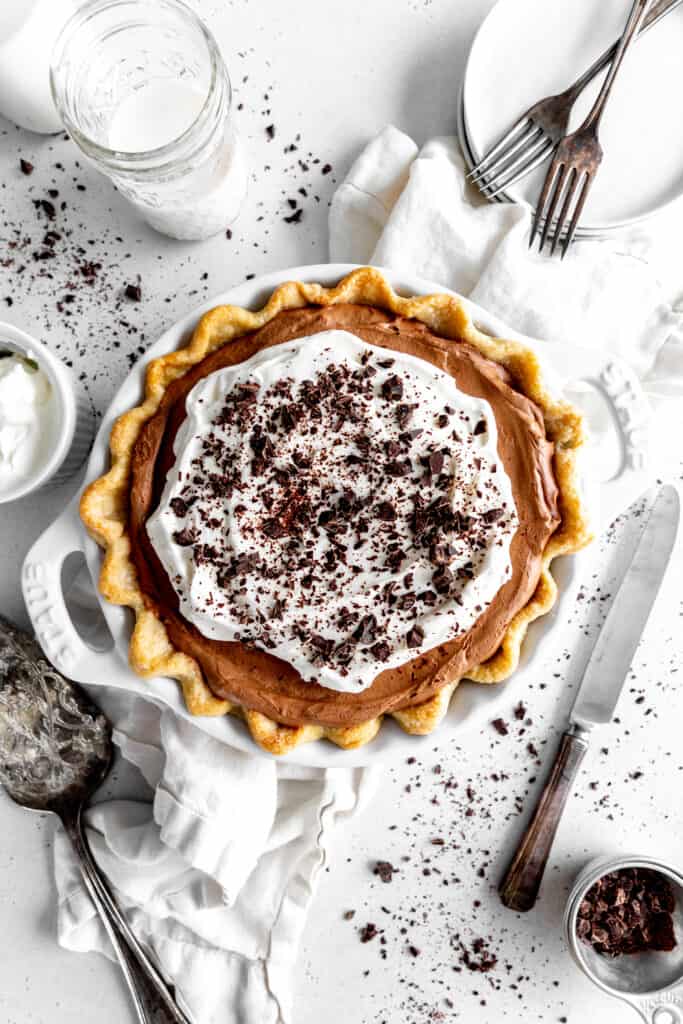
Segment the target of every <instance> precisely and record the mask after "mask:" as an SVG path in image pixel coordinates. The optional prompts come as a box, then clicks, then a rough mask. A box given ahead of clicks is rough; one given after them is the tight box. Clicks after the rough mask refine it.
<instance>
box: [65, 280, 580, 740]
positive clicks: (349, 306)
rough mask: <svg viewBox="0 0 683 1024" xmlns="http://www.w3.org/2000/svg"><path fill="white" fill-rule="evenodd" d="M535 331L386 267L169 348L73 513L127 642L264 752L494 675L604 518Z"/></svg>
mask: <svg viewBox="0 0 683 1024" xmlns="http://www.w3.org/2000/svg"><path fill="white" fill-rule="evenodd" d="M581 442H582V425H581V419H580V416H579V414H578V413H577V412H576V411H575V410H574V409H573V408H572V407H571V406H569V405H567V404H566V403H565V402H561V401H557V400H555V399H553V398H552V397H551V396H550V395H549V394H548V393H547V391H546V390H545V388H544V385H543V382H542V378H541V374H540V371H539V367H538V363H537V359H536V356H535V355H534V353H533V352H531V351H530V350H529V349H528V348H526V347H524V346H523V345H521V344H519V343H517V342H511V341H502V340H499V339H494V338H491V337H489V336H488V335H485V334H483V333H481V332H480V331H479V330H478V329H477V328H476V327H475V326H474V325H473V324H472V322H471V321H470V319H469V317H468V315H467V313H466V311H465V309H464V307H463V305H462V304H461V303H460V302H459V301H458V300H457V299H455V298H453V297H451V296H447V295H431V296H426V297H416V298H403V297H400V296H398V295H397V294H396V293H395V292H394V291H393V290H392V289H391V287H390V286H389V284H388V283H387V282H386V280H385V279H384V278H383V277H382V275H381V274H380V273H379V272H378V271H376V270H374V269H371V268H363V269H361V270H357V271H354V272H353V273H352V274H349V275H348V277H346V278H344V280H342V281H341V282H340V283H339V284H338V285H337V287H335V288H332V289H326V288H323V287H321V286H320V285H315V284H302V283H297V282H292V283H289V284H285V285H283V286H281V287H280V288H278V289H277V290H276V291H275V292H274V293H273V295H272V296H271V297H270V299H269V301H268V303H267V304H266V306H265V307H264V308H263V309H261V310H259V311H257V312H251V311H248V310H245V309H241V308H238V307H235V306H220V307H218V308H216V309H213V310H211V312H209V313H207V314H206V315H205V316H204V317H202V319H201V320H200V322H199V324H198V326H197V329H196V330H195V332H194V335H193V337H192V339H191V341H190V343H189V344H188V345H187V347H185V348H182V349H180V350H179V351H177V352H173V353H171V354H170V355H167V356H162V357H161V358H159V359H156V360H154V361H153V362H152V363H151V364H150V366H149V368H148V370H147V377H146V393H145V400H144V402H143V404H142V405H140V406H138V407H137V408H135V409H132V410H131V411H130V412H127V413H125V414H124V415H123V416H122V417H120V419H119V420H118V421H117V423H116V424H115V426H114V429H113V431H112V437H111V468H110V470H109V472H108V473H106V474H105V475H104V476H103V477H101V478H99V479H98V480H96V481H95V482H94V483H92V484H91V485H90V486H89V487H88V489H87V490H86V492H85V494H84V495H83V498H82V501H81V515H82V518H83V521H84V523H85V524H86V526H87V528H88V530H89V531H90V533H91V534H92V536H93V537H94V538H95V540H97V542H98V543H99V544H100V545H102V547H104V548H105V550H106V555H105V558H104V564H103V568H102V574H101V579H100V587H101V590H102V593H103V594H104V595H105V597H107V598H108V599H109V600H110V601H112V602H114V603H116V604H123V605H127V606H128V607H130V608H131V609H133V611H134V612H135V618H136V622H135V627H134V629H133V634H132V638H131V644H130V661H131V664H132V666H133V668H134V669H135V670H136V671H137V672H138V673H139V674H140V675H142V676H149V675H166V676H171V677H173V678H175V679H177V680H178V682H179V683H180V684H181V686H182V689H183V693H184V696H185V700H186V703H187V706H188V708H189V710H190V711H191V712H192V713H194V714H198V715H202V714H204V715H206V714H208V715H219V714H225V713H228V712H231V713H235V714H239V715H241V716H242V717H243V718H244V719H245V720H246V722H247V725H248V727H249V729H250V731H251V734H252V736H253V737H254V739H255V741H256V742H257V743H258V744H259V745H260V746H262V747H264V748H265V749H266V750H268V751H270V752H272V753H283V752H286V751H288V750H291V749H292V748H293V747H295V746H296V745H297V744H299V743H302V742H306V741H308V740H312V739H318V738H321V737H325V738H327V739H329V740H332V741H333V742H334V743H336V744H338V745H339V746H342V747H346V748H349V747H356V746H359V745H361V744H363V743H367V742H368V741H369V740H371V739H372V738H373V736H374V735H375V734H376V732H377V730H378V729H379V727H380V725H381V722H382V718H383V716H384V715H391V716H392V717H393V718H394V719H396V721H398V723H399V724H400V725H401V726H402V727H403V728H404V729H405V730H406V731H407V732H409V733H415V734H424V733H428V732H430V731H431V730H432V729H433V728H435V726H436V725H437V724H438V722H439V721H440V720H441V718H442V717H443V716H444V714H445V713H446V711H447V709H448V705H449V701H450V699H451V697H452V695H453V692H454V690H455V689H456V687H457V685H458V682H459V681H460V680H461V679H463V678H468V679H472V680H475V681H476V682H480V683H494V682H499V681H500V680H502V679H504V678H505V677H506V676H508V675H509V674H510V673H511V672H512V671H513V669H514V668H515V666H516V664H517V660H518V657H519V650H520V646H521V643H522V639H523V637H524V633H525V631H526V628H527V625H528V624H529V622H531V621H532V620H533V619H535V618H537V617H538V616H539V615H542V614H544V613H545V612H547V611H548V610H549V609H550V607H551V606H552V604H553V603H554V600H555V596H556V587H555V583H554V581H553V578H552V576H551V573H550V563H551V561H552V559H553V558H555V556H557V555H560V554H566V553H569V552H574V551H576V550H578V549H579V548H580V547H582V546H583V545H584V544H585V543H586V542H587V541H588V540H589V534H588V530H587V526H586V522H585V518H584V514H583V511H582V508H581V504H580V501H579V497H578V493H577V485H576V479H575V474H576V456H577V452H578V449H579V447H580V445H581Z"/></svg>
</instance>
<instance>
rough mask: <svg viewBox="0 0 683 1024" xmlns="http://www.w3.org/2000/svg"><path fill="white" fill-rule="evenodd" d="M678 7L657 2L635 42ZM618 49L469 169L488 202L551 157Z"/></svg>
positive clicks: (535, 109) (673, 0) (532, 111)
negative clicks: (583, 98)
mask: <svg viewBox="0 0 683 1024" xmlns="http://www.w3.org/2000/svg"><path fill="white" fill-rule="evenodd" d="M681 3H683V0H657V3H655V4H654V6H653V7H651V8H650V9H649V11H648V13H647V15H646V17H645V18H644V20H643V23H642V26H641V29H640V32H639V33H638V38H640V37H641V36H642V35H644V34H645V32H647V30H648V29H649V28H652V27H653V26H654V25H656V24H657V22H658V21H661V19H662V18H663V17H664V16H665V15H667V14H670V13H671V11H673V10H675V9H676V8H677V7H679V6H680V5H681ZM618 45H619V42H618V40H617V41H616V42H615V43H614V44H613V45H612V46H611V47H610V48H609V50H605V52H604V53H603V54H602V56H600V57H598V59H597V60H596V61H595V63H594V64H591V66H590V67H589V68H588V70H587V71H585V72H584V73H583V74H582V75H581V77H580V78H577V80H576V81H575V82H574V84H573V85H570V86H569V88H568V89H565V91H564V92H561V93H558V94H557V95H556V96H546V97H545V99H542V100H540V101H539V102H538V103H535V104H534V105H533V106H532V107H530V108H529V109H528V110H527V111H526V113H524V114H522V116H521V117H520V118H519V120H518V121H516V122H515V124H513V126H512V128H510V130H509V131H508V132H506V133H505V135H504V136H503V137H502V138H501V139H500V140H499V141H498V142H497V143H496V144H495V145H494V146H493V147H492V148H491V149H490V150H489V151H488V153H486V154H485V155H484V156H483V157H482V158H481V160H480V161H479V163H478V164H477V165H476V166H475V167H473V168H472V170H471V171H470V173H469V175H468V177H469V178H470V179H471V180H472V181H473V182H474V184H475V185H477V187H478V188H479V189H481V191H482V192H483V193H484V195H485V196H486V197H487V199H495V198H496V196H498V195H500V193H501V192H503V191H504V190H505V189H506V188H510V186H511V185H514V184H515V183H516V182H517V181H519V180H520V179H521V178H523V177H524V176H525V175H527V174H530V173H531V171H533V170H534V168H536V167H538V165H539V164H540V163H543V161H544V160H545V159H546V158H547V157H549V156H550V154H551V153H552V151H553V150H554V149H555V146H556V145H557V143H558V142H559V141H560V139H562V138H564V136H565V135H566V134H567V129H568V127H569V116H570V114H571V111H572V107H573V106H574V104H575V102H576V100H577V99H578V97H579V96H580V95H581V93H582V92H583V90H584V89H585V88H586V86H587V85H588V84H589V82H592V81H593V79H594V78H595V77H596V76H597V75H599V74H600V72H601V71H602V70H603V69H604V68H606V67H607V65H608V64H609V63H610V62H611V61H613V60H614V57H615V56H616V52H617V47H618ZM501 175H502V176H503V178H502V180H500V176H501ZM496 179H498V180H496Z"/></svg>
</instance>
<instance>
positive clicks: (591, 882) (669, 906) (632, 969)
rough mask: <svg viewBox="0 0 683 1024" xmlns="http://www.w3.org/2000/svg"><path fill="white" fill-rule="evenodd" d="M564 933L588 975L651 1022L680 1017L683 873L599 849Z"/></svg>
mask: <svg viewBox="0 0 683 1024" xmlns="http://www.w3.org/2000/svg"><path fill="white" fill-rule="evenodd" d="M564 933H565V937H566V940H567V944H568V946H569V950H570V952H571V954H572V956H573V958H574V960H575V961H576V963H577V965H578V966H579V967H580V968H581V970H582V971H583V972H584V973H585V974H586V975H587V977H588V978H589V979H590V980H591V981H592V982H594V984H596V985H598V986H599V987H600V988H601V989H602V990H603V991H604V992H606V993H607V994H608V995H611V996H613V997H614V998H616V999H622V1000H623V1001H624V1002H625V1003H627V1004H628V1005H629V1006H631V1007H633V1009H635V1010H636V1011H638V1013H639V1014H640V1016H641V1018H643V1019H645V1020H647V1021H648V1024H650V1022H655V1024H681V1021H682V1020H683V1017H681V1014H680V1010H679V1009H676V1012H675V1013H674V1014H669V1009H670V1008H671V1007H676V1008H678V1007H679V1006H681V1005H683V942H681V936H683V875H682V874H681V873H680V872H679V871H678V870H677V869H676V868H675V867H671V866H669V865H667V864H664V863H662V862H661V861H659V860H656V859H654V858H652V857H642V856H639V857H633V856H627V857H624V856H622V857H601V858H597V859H596V860H593V861H591V862H590V863H589V864H587V865H586V867H585V868H584V870H583V871H582V872H581V874H580V875H579V876H578V878H577V879H576V882H575V883H574V887H573V889H572V891H571V893H570V895H569V899H568V901H567V908H566V911H565V917H564Z"/></svg>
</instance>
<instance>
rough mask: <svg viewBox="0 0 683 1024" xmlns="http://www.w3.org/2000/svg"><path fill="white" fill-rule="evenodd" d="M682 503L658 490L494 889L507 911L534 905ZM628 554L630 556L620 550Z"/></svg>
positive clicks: (617, 689) (659, 575)
mask: <svg viewBox="0 0 683 1024" xmlns="http://www.w3.org/2000/svg"><path fill="white" fill-rule="evenodd" d="M679 519H680V502H679V498H678V494H677V492H676V490H675V489H674V488H673V487H671V486H668V485H665V486H664V487H661V488H660V489H659V491H658V493H657V496H656V498H655V501H654V504H653V505H652V508H651V511H650V514H649V517H648V519H647V523H646V525H645V527H644V529H643V530H642V532H641V534H640V536H639V538H638V540H637V542H636V545H635V550H633V541H632V540H630V541H626V540H624V541H622V546H623V547H624V548H627V549H630V550H631V551H633V553H632V555H631V557H630V559H629V564H628V568H627V570H626V573H625V575H624V577H623V580H622V582H621V585H620V586H619V589H618V591H617V594H616V596H615V598H614V600H613V601H612V605H611V607H610V610H609V613H608V615H607V618H606V619H605V622H604V625H603V626H602V629H601V630H600V632H599V633H598V636H597V639H596V641H595V644H594V645H593V649H592V652H591V655H590V658H589V660H588V664H587V665H586V668H585V670H584V673H583V678H582V680H581V685H580V687H579V691H578V693H577V695H576V700H575V701H574V706H573V708H572V710H571V714H570V716H569V719H570V727H569V729H568V730H567V731H566V732H565V733H564V734H563V736H562V742H561V744H560V749H559V751H558V753H557V757H556V758H555V763H554V765H553V767H552V770H551V772H550V775H549V776H548V780H547V782H546V784H545V786H544V788H543V791H542V793H541V795H540V798H539V801H538V804H537V806H536V810H535V812H534V815H533V817H532V819H531V821H530V823H529V825H528V826H527V829H526V832H525V833H524V836H523V837H522V841H521V842H520V844H519V847H518V848H517V852H516V853H515V855H514V857H513V858H512V861H511V863H510V865H509V867H508V869H507V871H506V873H505V876H504V877H503V880H502V882H501V884H500V898H501V900H502V901H503V903H504V904H505V906H506V907H510V908H511V909H512V910H530V909H531V908H532V907H533V905H534V903H535V902H536V897H537V896H538V891H539V888H540V885H541V879H542V878H543V872H544V870H545V866H546V863H547V861H548V856H549V854H550V849H551V847H552V844H553V840H554V838H555V833H556V832H557V826H558V825H559V823H560V816H561V814H562V811H563V809H564V806H565V804H566V802H567V798H568V796H569V794H570V792H571V788H572V784H573V782H574V779H575V778H576V776H577V774H578V771H579V768H580V766H581V762H582V761H583V758H584V755H585V753H586V751H587V749H588V741H589V737H590V733H591V731H592V730H593V728H595V727H596V726H599V725H605V724H606V723H608V722H610V721H611V719H612V715H613V713H614V709H615V708H616V706H617V701H618V700H619V694H620V693H621V690H622V687H623V685H624V682H625V681H626V676H627V674H628V670H629V668H630V667H631V662H632V660H633V656H634V654H635V652H636V648H637V647H638V643H639V641H640V637H641V635H642V633H643V630H644V629H645V624H646V623H647V620H648V617H649V615H650V611H651V609H652V606H653V604H654V602H655V598H656V597H657V593H658V591H659V587H660V584H661V582H662V579H663V578H664V574H665V572H666V567H667V565H668V563H669V559H670V557H671V552H672V550H673V547H674V542H675V540H676V533H677V530H678V522H679ZM626 553H627V554H628V551H627V552H626Z"/></svg>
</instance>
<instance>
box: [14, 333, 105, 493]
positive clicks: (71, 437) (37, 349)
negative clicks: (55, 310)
mask: <svg viewBox="0 0 683 1024" xmlns="http://www.w3.org/2000/svg"><path fill="white" fill-rule="evenodd" d="M6 349H9V350H10V351H16V352H18V353H19V354H20V355H26V356H28V357H29V358H30V359H33V360H35V362H36V363H37V364H38V366H39V368H40V369H41V370H42V371H43V373H44V374H45V376H46V377H47V379H48V381H49V383H50V387H51V389H52V396H53V400H54V402H55V404H56V408H55V422H56V429H55V431H54V436H53V438H52V439H51V440H52V443H51V445H50V446H49V449H48V450H47V451H46V454H45V457H44V458H43V460H42V461H41V462H40V464H39V465H38V467H37V468H36V470H35V472H34V473H31V474H30V475H28V476H25V477H23V478H22V479H21V480H19V481H18V482H17V483H16V485H15V486H13V487H10V488H7V489H5V490H0V505H2V504H6V503H7V502H10V501H16V500H17V499H18V498H25V497H26V495H27V494H33V493H34V492H35V491H37V490H38V489H39V488H41V487H43V486H45V485H46V484H48V483H49V484H51V485H54V484H60V483H64V481H65V480H68V478H69V477H70V476H72V475H73V474H74V473H75V472H76V470H77V469H78V468H79V466H81V465H82V464H83V462H84V461H85V458H86V456H87V454H88V452H89V450H90V445H91V442H92V436H93V417H92V413H91V412H90V408H89V406H88V403H87V401H86V398H85V395H84V394H83V393H82V391H81V388H80V387H77V386H76V384H75V382H74V380H73V377H72V375H71V373H70V372H69V370H68V369H67V367H66V366H64V364H63V363H62V362H61V360H60V359H58V358H57V356H55V355H53V354H52V352H50V351H49V350H48V349H47V348H46V347H45V346H44V345H42V344H41V343H40V342H39V341H37V340H36V339H35V338H32V337H31V335H30V334H27V333H26V332H25V331H22V330H20V329H19V328H18V327H15V326H14V325H13V324H8V323H3V322H2V321H0V350H6Z"/></svg>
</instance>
